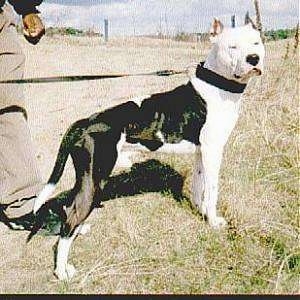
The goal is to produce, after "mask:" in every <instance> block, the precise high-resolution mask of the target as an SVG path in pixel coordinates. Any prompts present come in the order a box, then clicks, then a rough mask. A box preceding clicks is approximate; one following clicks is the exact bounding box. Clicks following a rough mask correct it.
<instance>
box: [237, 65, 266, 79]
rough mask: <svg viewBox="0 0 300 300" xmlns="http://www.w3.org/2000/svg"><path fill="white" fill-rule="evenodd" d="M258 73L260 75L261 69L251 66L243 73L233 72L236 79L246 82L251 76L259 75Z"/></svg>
mask: <svg viewBox="0 0 300 300" xmlns="http://www.w3.org/2000/svg"><path fill="white" fill-rule="evenodd" d="M260 75H262V70H261V69H259V68H253V69H251V70H250V71H249V72H247V73H246V74H244V75H238V74H233V76H234V78H235V79H237V80H238V81H241V82H246V81H248V80H249V79H250V78H251V77H253V76H260Z"/></svg>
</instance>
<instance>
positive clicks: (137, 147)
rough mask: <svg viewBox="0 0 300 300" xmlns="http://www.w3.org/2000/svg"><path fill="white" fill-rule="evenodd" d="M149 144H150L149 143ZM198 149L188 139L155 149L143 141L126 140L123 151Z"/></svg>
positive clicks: (180, 151)
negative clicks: (132, 141)
mask: <svg viewBox="0 0 300 300" xmlns="http://www.w3.org/2000/svg"><path fill="white" fill-rule="evenodd" d="M147 145H148V144H147ZM195 150H196V145H195V144H194V143H191V142H190V141H187V140H181V141H180V142H178V143H163V144H161V146H160V147H159V148H157V149H155V150H153V148H151V149H149V147H147V146H145V144H141V143H130V142H125V143H124V145H123V151H125V152H130V153H132V152H149V151H155V152H159V153H170V154H171V153H176V154H193V153H194V152H195Z"/></svg>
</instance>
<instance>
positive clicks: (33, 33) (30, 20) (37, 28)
mask: <svg viewBox="0 0 300 300" xmlns="http://www.w3.org/2000/svg"><path fill="white" fill-rule="evenodd" d="M23 34H24V36H25V38H26V40H27V41H28V42H29V43H31V44H33V45H36V44H37V43H38V42H39V40H40V39H41V37H42V36H43V35H44V34H45V27H44V25H43V22H42V20H41V19H40V17H39V16H38V15H37V14H34V13H31V14H28V15H25V16H23Z"/></svg>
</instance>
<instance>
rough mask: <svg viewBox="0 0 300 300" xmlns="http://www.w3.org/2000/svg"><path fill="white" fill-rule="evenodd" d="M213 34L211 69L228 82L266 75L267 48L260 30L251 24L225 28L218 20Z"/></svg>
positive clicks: (213, 26)
mask: <svg viewBox="0 0 300 300" xmlns="http://www.w3.org/2000/svg"><path fill="white" fill-rule="evenodd" d="M210 34H211V42H212V43H213V48H212V51H211V52H210V54H209V57H208V58H207V60H206V64H207V66H208V67H209V68H210V69H212V70H213V71H215V72H216V73H218V74H220V75H222V76H224V77H226V78H227V79H231V80H235V81H239V82H243V83H246V82H248V80H249V79H250V78H251V77H253V76H258V75H261V74H262V72H263V62H264V57H265V48H264V45H263V43H262V40H261V37H260V33H259V31H257V30H256V29H255V28H254V27H253V25H252V24H251V23H249V24H248V25H245V26H241V27H235V28H224V26H223V24H222V23H221V22H220V21H219V20H218V19H215V20H214V22H213V25H212V28H211V31H210Z"/></svg>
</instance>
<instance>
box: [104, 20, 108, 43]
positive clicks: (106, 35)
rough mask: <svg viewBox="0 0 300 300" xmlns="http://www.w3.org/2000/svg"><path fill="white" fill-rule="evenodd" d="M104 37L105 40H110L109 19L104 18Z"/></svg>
mask: <svg viewBox="0 0 300 300" xmlns="http://www.w3.org/2000/svg"><path fill="white" fill-rule="evenodd" d="M104 37H105V42H108V19H105V20H104Z"/></svg>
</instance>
